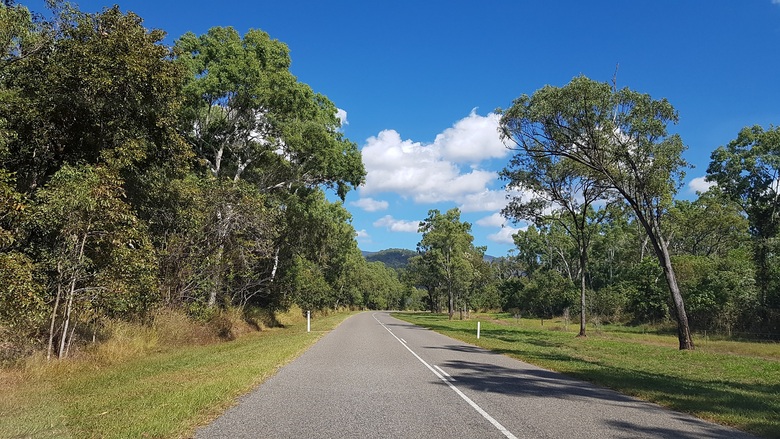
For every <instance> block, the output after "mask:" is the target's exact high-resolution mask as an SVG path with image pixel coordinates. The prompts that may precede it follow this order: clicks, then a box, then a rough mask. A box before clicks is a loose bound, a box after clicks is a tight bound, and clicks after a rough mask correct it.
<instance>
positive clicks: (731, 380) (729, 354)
mask: <svg viewBox="0 0 780 439" xmlns="http://www.w3.org/2000/svg"><path fill="white" fill-rule="evenodd" d="M396 317H398V318H401V319H403V320H406V321H409V322H411V323H415V324H418V325H420V326H424V327H427V328H430V329H433V330H435V331H437V332H441V333H443V334H446V335H448V336H451V337H453V338H457V339H459V340H463V341H465V342H468V343H472V344H475V345H478V346H482V347H485V348H488V349H491V350H493V351H496V352H500V353H503V354H506V355H509V356H512V357H515V358H518V359H520V360H524V361H527V362H529V363H532V364H536V365H538V366H541V367H544V368H547V369H551V370H555V371H559V372H563V373H565V374H567V375H569V376H572V377H576V378H579V379H583V380H586V381H590V382H593V383H596V384H600V385H603V386H606V387H610V388H613V389H616V390H618V391H620V392H623V393H626V394H629V395H633V396H637V397H640V398H642V399H646V400H649V401H653V402H656V403H659V404H662V405H664V406H666V407H669V408H672V409H674V410H678V411H682V412H687V413H691V414H694V415H696V416H699V417H701V418H704V419H708V420H711V421H714V422H718V423H721V424H724V425H731V426H733V427H736V428H739V429H742V430H745V431H749V432H752V433H754V434H757V435H761V436H764V437H773V438H777V437H780V346H779V345H778V344H772V343H747V342H734V341H723V340H719V341H709V340H696V342H697V346H698V347H697V349H696V350H695V351H679V350H678V349H677V346H678V343H677V338H676V337H675V336H674V335H664V334H659V333H657V332H656V331H648V330H647V329H645V330H646V333H644V334H643V333H642V332H640V331H637V330H635V329H634V330H626V329H625V328H620V327H601V328H599V330H598V331H597V330H592V329H590V328H589V334H588V337H586V338H577V337H575V335H576V334H577V332H578V330H579V325H577V324H571V323H570V324H568V325H565V324H564V323H563V322H561V321H553V320H548V321H545V322H544V324H543V325H542V323H541V321H540V320H527V319H513V318H511V317H509V316H502V315H478V316H472V318H471V320H464V321H459V320H453V321H449V320H448V319H447V316H446V315H431V314H396ZM477 321H480V324H481V334H480V335H481V337H480V339H479V340H478V339H477V338H476V325H477ZM567 326H568V327H567Z"/></svg>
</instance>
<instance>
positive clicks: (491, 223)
mask: <svg viewBox="0 0 780 439" xmlns="http://www.w3.org/2000/svg"><path fill="white" fill-rule="evenodd" d="M506 223H507V220H506V218H504V216H503V215H501V214H500V213H498V212H496V213H494V214H493V215H490V216H486V217H484V218H481V219H478V220H477V221H476V224H477V225H479V226H482V227H504V225H506Z"/></svg>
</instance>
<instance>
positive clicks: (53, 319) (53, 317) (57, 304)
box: [46, 262, 62, 361]
mask: <svg viewBox="0 0 780 439" xmlns="http://www.w3.org/2000/svg"><path fill="white" fill-rule="evenodd" d="M61 297H62V262H57V297H55V299H54V309H52V310H51V323H50V324H49V345H48V347H47V348H46V361H49V360H51V354H52V352H53V351H54V326H55V323H56V322H57V312H58V311H59V307H60V298H61Z"/></svg>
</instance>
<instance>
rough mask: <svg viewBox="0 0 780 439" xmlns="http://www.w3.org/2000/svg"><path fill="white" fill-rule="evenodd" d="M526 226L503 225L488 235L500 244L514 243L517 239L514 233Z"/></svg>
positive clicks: (491, 239)
mask: <svg viewBox="0 0 780 439" xmlns="http://www.w3.org/2000/svg"><path fill="white" fill-rule="evenodd" d="M526 228H527V227H523V228H519V229H518V228H515V227H502V228H501V229H500V230H499V231H498V232H496V233H493V234H490V235H488V237H487V239H489V240H490V241H493V242H496V243H499V244H514V243H515V240H514V238H512V235H514V234H515V233H517V232H519V231H520V230H524V229H526Z"/></svg>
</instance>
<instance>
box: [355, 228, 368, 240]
mask: <svg viewBox="0 0 780 439" xmlns="http://www.w3.org/2000/svg"><path fill="white" fill-rule="evenodd" d="M355 236H356V237H357V239H358V240H361V241H371V235H369V234H368V232H366V229H362V230H357V231H355Z"/></svg>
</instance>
